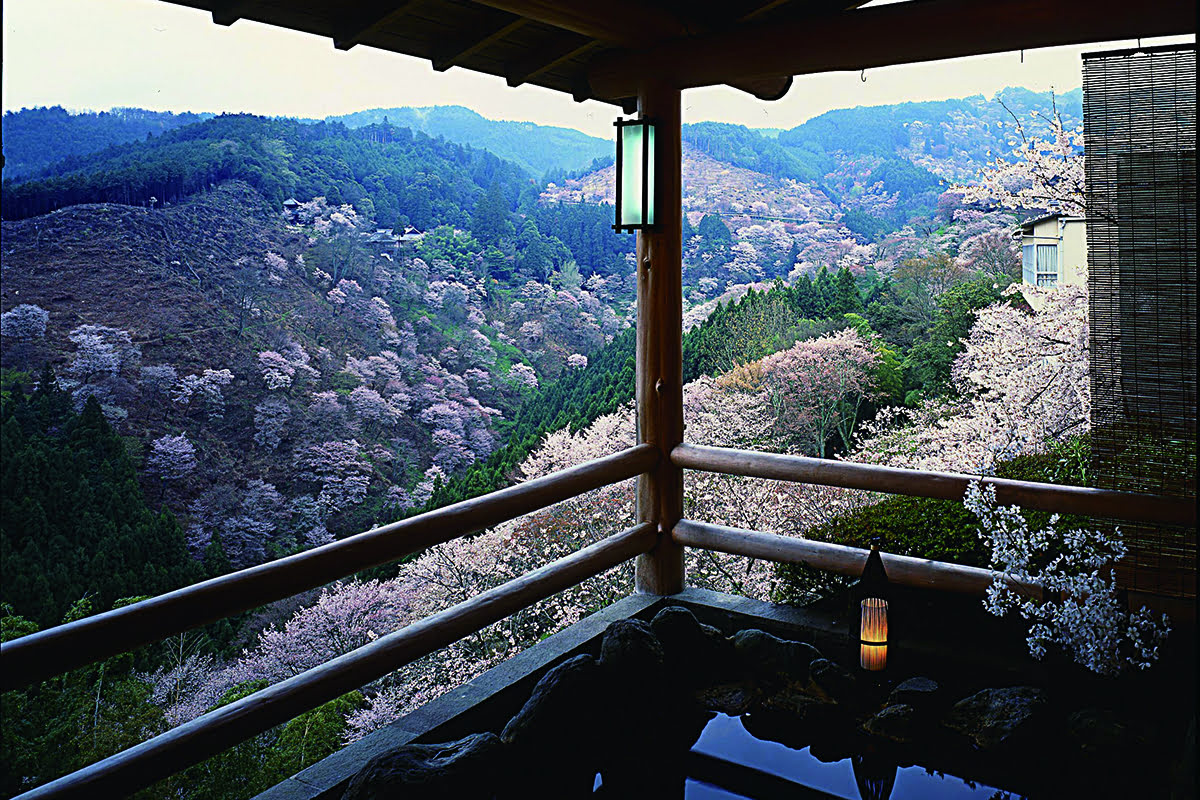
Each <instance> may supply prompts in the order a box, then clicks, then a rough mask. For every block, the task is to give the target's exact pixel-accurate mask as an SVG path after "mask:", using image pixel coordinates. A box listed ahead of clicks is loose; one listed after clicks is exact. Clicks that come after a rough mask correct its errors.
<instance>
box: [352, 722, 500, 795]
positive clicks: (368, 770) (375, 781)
mask: <svg viewBox="0 0 1200 800" xmlns="http://www.w3.org/2000/svg"><path fill="white" fill-rule="evenodd" d="M503 764H504V759H503V748H502V746H501V743H500V737H498V736H496V734H494V733H474V734H471V735H470V736H468V737H466V738H464V739H459V740H458V741H456V742H446V743H445V744H408V745H405V746H403V747H400V748H398V749H396V750H393V751H392V752H390V753H383V754H382V755H378V756H376V757H375V758H373V759H371V760H370V761H368V762H367V764H366V766H364V767H363V768H362V769H361V770H360V771H359V773H358V774H357V775H355V776H354V777H353V778H352V779H351V780H350V784H349V785H348V786H347V787H346V791H345V793H344V794H343V795H342V800H391V798H396V797H403V798H405V800H442V798H448V797H454V798H461V800H476V799H477V798H478V800H488V798H491V797H492V796H493V795H494V794H495V793H496V791H497V789H498V788H499V785H500V783H501V780H500V775H501V774H502V773H501V768H502V767H503Z"/></svg>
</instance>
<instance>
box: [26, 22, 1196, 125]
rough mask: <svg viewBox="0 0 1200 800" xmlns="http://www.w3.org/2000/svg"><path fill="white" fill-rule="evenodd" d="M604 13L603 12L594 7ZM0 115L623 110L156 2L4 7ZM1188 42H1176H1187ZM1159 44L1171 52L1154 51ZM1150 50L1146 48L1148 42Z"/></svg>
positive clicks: (907, 73) (983, 89)
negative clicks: (119, 110)
mask: <svg viewBox="0 0 1200 800" xmlns="http://www.w3.org/2000/svg"><path fill="white" fill-rule="evenodd" d="M597 2H602V0H597ZM3 15H4V49H3V88H2V92H3V108H4V109H5V110H16V109H19V108H23V107H26V106H38V105H62V106H65V107H66V108H68V109H71V110H78V109H92V110H105V109H109V108H112V107H113V106H138V107H141V108H149V109H156V110H169V111H214V112H220V111H249V112H254V113H258V114H268V115H285V116H298V117H318V118H319V117H324V116H327V115H331V114H344V113H347V112H351V111H359V110H362V109H366V108H380V107H385V108H386V107H392V106H429V105H451V104H457V105H464V106H467V107H468V108H472V109H474V110H476V111H478V112H479V113H480V114H482V115H484V116H485V117H489V118H492V119H515V120H527V121H531V122H537V123H541V124H546V125H563V126H566V127H571V128H577V129H579V130H582V131H585V132H587V133H591V134H593V135H596V136H601V137H604V138H608V137H610V136H611V135H612V120H613V119H614V118H615V116H616V115H617V109H616V108H615V107H614V106H609V105H606V104H603V103H597V102H594V101H590V102H587V103H582V104H581V103H575V102H574V101H572V100H571V99H570V98H569V97H567V96H565V95H561V94H559V93H557V92H551V91H549V90H546V89H541V88H538V87H531V86H524V87H520V88H518V89H509V88H508V87H507V86H506V85H505V83H504V81H503V80H502V79H500V78H495V77H492V76H487V75H481V74H478V73H473V72H467V71H465V70H462V69H458V68H455V69H451V70H449V71H447V72H444V73H437V72H434V71H433V69H432V68H431V67H430V66H429V62H427V61H422V60H420V59H416V58H410V57H408V56H402V55H398V54H395V53H386V52H382V51H379V50H374V49H372V48H369V47H363V46H359V47H356V48H354V49H353V50H351V51H350V52H345V53H343V52H339V51H337V50H334V48H333V44H332V43H331V42H330V41H329V40H328V39H323V38H320V37H317V36H310V35H308V34H302V33H296V32H293V31H286V30H282V29H279V28H272V27H269V26H266V25H260V24H258V23H255V22H248V21H246V20H241V21H239V22H237V23H235V24H234V25H233V26H232V27H228V28H226V27H221V26H218V25H214V24H213V22H212V19H211V17H210V16H209V15H208V14H207V13H204V12H200V11H195V10H192V9H188V8H183V7H180V6H175V5H172V4H170V3H164V2H161V0H4V2H3ZM1192 39H1194V37H1183V39H1181V40H1192ZM1153 41H1154V42H1159V41H1169V40H1153ZM1144 43H1145V44H1149V43H1152V40H1149V39H1147V40H1145V42H1144ZM1132 44H1133V42H1131V41H1124V42H1113V43H1106V44H1105V45H1087V46H1083V47H1060V48H1053V49H1044V50H1031V51H1027V52H1026V53H1025V62H1024V63H1023V64H1022V63H1021V61H1020V58H1019V56H1018V54H1016V53H1012V54H1005V55H997V56H979V57H975V58H965V59H956V60H953V61H942V62H935V63H933V64H920V65H911V66H901V67H890V68H886V69H875V70H868V71H867V73H866V82H865V83H864V82H863V81H862V80H861V79H860V76H859V74H858V73H853V74H850V73H844V72H843V73H829V74H826V75H819V76H804V77H800V78H797V79H796V82H795V83H794V85H793V86H792V90H791V91H790V92H789V93H788V95H787V97H785V98H784V99H783V100H780V101H776V102H774V103H764V102H761V101H758V100H755V99H753V98H751V97H750V96H749V95H745V94H743V93H741V92H738V91H735V90H733V89H728V88H724V87H712V88H707V89H693V90H689V91H688V92H686V93H685V94H684V107H685V111H684V120H685V121H689V122H696V121H700V120H719V121H723V122H736V123H741V124H743V125H749V126H752V127H779V128H790V127H793V126H795V125H798V124H800V123H801V122H803V121H805V120H806V119H809V118H810V117H813V116H816V115H817V114H820V113H822V112H824V111H828V110H829V109H832V108H843V107H848V106H856V105H877V104H881V103H895V102H902V101H905V100H937V99H944V98H947V97H964V96H967V95H971V94H985V95H988V96H990V95H992V94H993V93H994V92H995V91H996V90H998V89H1002V88H1004V87H1005V86H1026V87H1029V88H1031V89H1037V90H1046V89H1049V88H1051V87H1054V88H1055V89H1057V90H1060V91H1065V90H1069V89H1072V88H1075V87H1077V86H1079V85H1080V77H1081V76H1080V62H1079V54H1080V53H1081V52H1086V51H1091V50H1098V49H1103V48H1104V47H1129V46H1131V45H1132Z"/></svg>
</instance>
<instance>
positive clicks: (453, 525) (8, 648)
mask: <svg viewBox="0 0 1200 800" xmlns="http://www.w3.org/2000/svg"><path fill="white" fill-rule="evenodd" d="M658 460H659V459H658V451H657V450H656V449H655V448H653V447H651V446H650V445H645V444H642V445H637V446H636V447H631V448H629V449H628V450H624V451H622V452H620V453H616V454H614V455H611V456H606V457H604V458H599V459H596V460H595V461H589V462H588V463H586V464H581V465H580V466H577V467H572V468H570V469H565V470H562V471H560V472H555V473H553V474H551V475H546V476H544V477H541V478H535V479H534V480H531V481H527V482H525V483H521V484H517V485H516V486H510V487H508V488H506V489H501V490H500V491H498V492H492V493H491V494H487V495H484V496H483V497H477V498H474V499H472V500H464V501H463V502H461V503H455V504H454V505H452V506H446V507H445V508H439V509H437V510H436V511H429V512H427V513H424V514H421V515H419V516H416V517H412V518H410V519H406V520H401V521H400V522H394V523H392V524H390V525H384V526H382V527H379V528H374V529H373V530H369V531H366V532H365V533H360V534H357V535H355V536H350V537H347V538H345V539H342V540H340V541H337V542H333V543H331V544H327V545H323V546H321V547H315V548H313V549H312V550H306V551H304V552H303V553H297V554H295V555H292V556H288V557H286V558H281V559H279V560H277V561H271V562H269V563H267V564H262V565H260V566H257V567H250V568H249V569H244V570H241V571H239V572H234V573H231V574H229V575H222V576H221V577H219V578H213V579H211V580H207V581H204V582H203V583H197V584H195V585H193V586H186V587H184V588H182V589H178V590H176V591H174V592H169V593H167V594H164V595H159V596H158V597H152V598H150V599H149V600H143V601H141V602H139V603H133V604H131V605H128V606H125V607H124V608H119V609H115V610H113V611H108V612H105V613H103V614H97V615H95V616H92V617H86V618H84V619H81V620H78V621H76V622H71V623H68V624H66V625H59V626H58V627H55V628H49V629H47V630H44V631H40V632H38V633H34V634H32V635H30V636H25V637H22V638H20V639H17V640H15V641H12V642H8V643H6V644H4V645H3V646H0V659H3V670H0V672H2V676H0V687H2V688H4V689H12V688H15V687H18V686H24V685H26V684H29V683H32V682H34V681H36V680H40V679H42V678H47V677H50V676H52V675H57V674H59V673H62V672H66V671H68V670H70V669H74V668H75V667H79V666H83V665H84V664H90V663H92V662H94V661H99V660H101V659H104V658H108V657H109V656H112V655H116V654H117V653H124V652H127V651H129V650H132V649H133V648H135V647H140V646H142V645H145V644H150V643H151V642H157V641H161V640H162V639H164V638H166V637H167V636H171V635H173V634H176V633H180V632H182V631H186V630H190V629H192V628H195V627H197V626H200V625H204V624H207V623H209V622H213V621H215V620H219V619H224V618H226V617H228V616H230V615H232V614H237V613H239V612H242V611H247V610H249V609H252V608H258V607H259V606H262V605H265V604H267V603H272V602H274V601H276V600H282V599H284V598H286V597H291V596H292V595H295V594H298V593H300V592H303V591H307V590H309V589H315V588H317V587H318V586H324V585H326V584H328V583H330V582H332V581H335V580H338V579H339V578H344V577H346V576H348V575H353V574H354V573H356V572H359V571H361V570H364V569H370V568H371V567H377V566H380V565H381V564H388V563H391V562H393V561H396V560H397V559H400V558H403V557H404V556H407V555H410V554H412V553H417V552H420V551H421V550H424V549H426V548H428V547H432V546H433V545H435V544H440V543H442V542H448V541H450V540H451V539H456V538H458V537H460V536H465V535H467V534H469V533H474V532H476V531H480V530H483V529H485V528H490V527H492V526H493V525H498V524H500V523H501V522H506V521H508V520H510V519H515V518H516V517H519V516H521V515H522V514H528V513H529V512H531V511H536V510H537V509H539V508H545V507H546V506H550V505H553V504H555V503H558V502H560V501H562V500H568V499H570V498H572V497H577V496H579V495H581V494H583V493H584V492H588V491H591V490H592V489H598V488H600V487H601V486H607V485H609V484H612V483H617V482H618V481H622V480H625V479H627V478H632V477H635V476H637V475H640V474H642V473H644V472H646V471H647V470H650V469H653V468H654V466H655V465H656V464H657V463H658Z"/></svg>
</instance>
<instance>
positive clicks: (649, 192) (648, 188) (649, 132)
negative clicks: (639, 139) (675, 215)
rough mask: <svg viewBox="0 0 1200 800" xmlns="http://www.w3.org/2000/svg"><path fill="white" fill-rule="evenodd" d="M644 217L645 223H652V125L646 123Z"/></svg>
mask: <svg viewBox="0 0 1200 800" xmlns="http://www.w3.org/2000/svg"><path fill="white" fill-rule="evenodd" d="M644 174H645V176H646V218H645V223H646V224H647V225H653V224H654V126H653V125H646V170H645V173H644Z"/></svg>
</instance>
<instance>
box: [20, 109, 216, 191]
mask: <svg viewBox="0 0 1200 800" xmlns="http://www.w3.org/2000/svg"><path fill="white" fill-rule="evenodd" d="M211 116H212V115H211V114H193V113H191V112H184V113H182V114H174V113H172V112H170V111H146V110H145V109H141V108H114V109H113V110H112V111H101V112H99V113H88V112H85V113H81V114H71V113H68V112H67V111H66V109H64V108H63V107H62V106H51V107H50V108H23V109H21V110H20V111H5V112H4V122H3V130H4V133H3V139H4V177H5V178H14V177H25V176H30V175H36V174H37V173H38V172H39V171H40V170H42V169H45V168H46V167H48V166H50V165H51V164H53V163H55V162H57V161H61V160H62V159H64V158H71V157H74V158H78V157H80V156H84V155H86V154H88V153H94V152H96V151H97V150H103V149H104V148H105V147H109V146H111V145H116V144H122V143H124V142H132V141H137V140H141V139H145V138H146V137H148V136H151V135H158V134H161V133H163V132H164V131H169V130H171V129H172V128H178V127H179V126H181V125H190V124H192V123H193V122H199V121H201V120H203V119H207V118H208V117H211Z"/></svg>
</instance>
